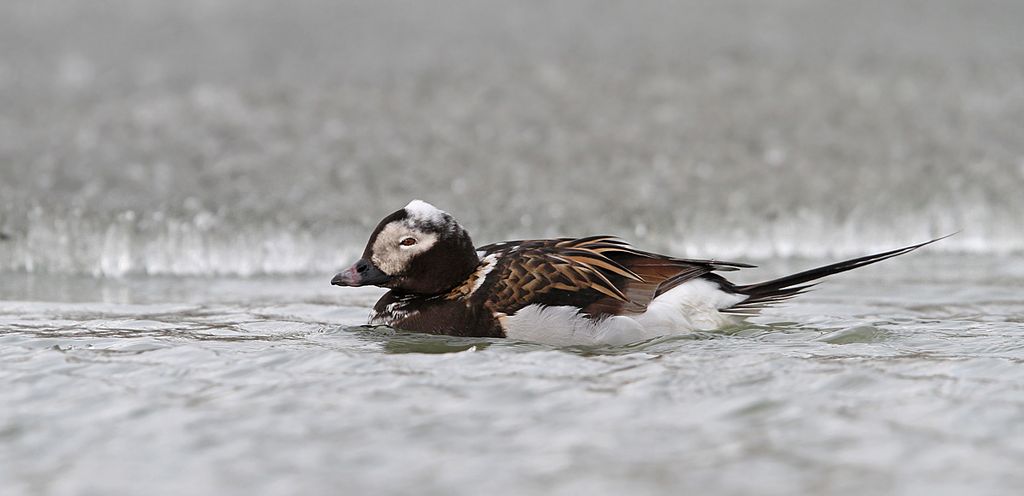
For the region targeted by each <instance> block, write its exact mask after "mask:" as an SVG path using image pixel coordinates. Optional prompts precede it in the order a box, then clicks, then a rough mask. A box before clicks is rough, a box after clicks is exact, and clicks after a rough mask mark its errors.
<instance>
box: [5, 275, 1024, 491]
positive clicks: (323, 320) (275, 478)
mask: <svg viewBox="0 0 1024 496" xmlns="http://www.w3.org/2000/svg"><path fill="white" fill-rule="evenodd" d="M954 261H955V260H953V259H947V258H945V257H928V256H919V257H916V258H906V259H905V260H894V261H891V262H887V263H886V264H885V265H883V266H882V267H875V268H871V269H867V270H865V271H863V272H861V273H860V274H856V273H855V274H849V275H847V276H842V277H837V278H834V280H831V281H830V282H828V283H827V284H825V285H824V286H823V287H822V288H821V289H820V290H817V291H815V292H813V293H811V294H808V295H806V296H803V297H801V298H799V299H797V300H795V301H794V302H792V303H791V304H789V305H786V306H784V307H780V308H777V309H775V310H772V311H771V312H769V313H768V314H766V315H764V316H762V317H759V318H757V319H755V322H754V323H753V324H750V325H745V326H741V327H738V328H735V329H729V330H726V331H722V332H701V333H691V334H685V335H681V336H677V337H671V338H661V339H655V340H652V341H649V342H644V343H637V344H634V345H630V346H623V347H613V348H585V347H580V348H553V347H548V346H543V345H537V344H530V343H519V342H511V341H503V340H488V339H463V338H446V337H433V336H421V335H415V334H407V333H400V332H395V331H393V330H390V329H388V328H370V327H361V326H360V324H362V323H363V322H365V318H366V314H367V312H368V307H369V305H371V304H372V303H373V301H374V300H375V298H376V297H377V295H378V294H379V292H378V291H376V290H362V289H351V290H348V289H346V290H342V289H338V288H332V287H330V286H328V285H327V281H326V278H325V277H319V278H312V277H287V278H286V277H264V278H253V279H224V278H221V279H207V278H200V279H188V278H130V279H126V280H95V279H90V278H81V279H76V278H68V279H67V280H64V281H55V280H53V279H52V278H44V277H38V276H26V275H22V276H12V277H7V278H5V280H4V283H3V284H2V285H0V295H2V297H3V298H2V299H3V301H2V302H0V382H2V383H3V384H4V385H5V387H4V388H2V389H0V405H3V408H2V409H0V442H2V447H3V449H0V481H2V482H3V486H4V487H5V492H6V493H8V494H57V495H64V494H67V495H72V494H105V495H116V494H183V493H188V494H299V493H306V494H322V493H347V494H348V493H374V494H409V493H417V494H439V495H440V494H477V493H481V492H486V493H492V494H528V493H546V494H579V493H580V492H588V493H592V494H609V495H610V494H622V493H624V492H630V493H635V494H679V493H681V492H711V493H715V494H794V493H805V494H806V493H831V494H863V493H865V492H868V493H887V494H965V493H970V494H1011V493H1013V492H1015V491H1016V490H1017V489H1019V488H1020V487H1022V486H1021V484H1024V473H1022V472H1021V470H1020V466H1021V464H1022V463H1024V428H1022V426H1024V298H1022V297H1021V292H1020V288H1021V287H1022V284H1024V277H1022V272H1024V265H1022V263H1021V261H1020V260H1019V259H1002V260H977V259H976V260H960V263H959V264H954V263H952V262H954ZM810 263H811V262H809V261H805V262H798V261H787V262H779V263H776V264H770V263H769V264H768V265H775V267H776V268H778V269H782V268H786V269H788V268H789V266H790V265H796V266H801V265H803V264H808V265H809V264H810ZM929 269H930V270H929ZM769 272H770V271H769ZM55 286H58V288H55ZM21 294H27V295H30V296H31V298H30V299H29V300H30V301H19V300H20V299H19V298H18V297H17V296H18V295H21Z"/></svg>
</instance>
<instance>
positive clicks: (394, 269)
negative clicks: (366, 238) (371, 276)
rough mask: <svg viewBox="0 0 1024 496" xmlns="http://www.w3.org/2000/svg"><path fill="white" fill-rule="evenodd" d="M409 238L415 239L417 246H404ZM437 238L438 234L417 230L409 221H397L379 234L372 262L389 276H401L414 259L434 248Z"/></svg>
mask: <svg viewBox="0 0 1024 496" xmlns="http://www.w3.org/2000/svg"><path fill="white" fill-rule="evenodd" d="M409 237H411V238H414V239H415V240H416V244H414V245H411V246H402V240H403V239H405V238H409ZM437 238H438V236H437V234H434V233H428V232H423V231H421V230H419V229H416V227H415V226H414V225H412V224H411V223H410V222H408V220H396V221H394V222H391V223H390V224H388V225H386V226H384V229H381V231H380V233H378V234H377V239H375V240H374V241H373V249H372V252H373V255H372V256H371V257H370V261H372V262H373V264H374V265H376V266H377V268H379V269H380V270H381V272H384V273H385V274H387V275H389V276H394V275H398V274H401V273H403V272H405V269H407V268H408V267H409V262H410V261H412V259H413V258H415V257H416V256H417V255H419V254H420V253H423V252H425V251H427V250H429V249H430V248H431V247H432V246H434V244H435V243H437Z"/></svg>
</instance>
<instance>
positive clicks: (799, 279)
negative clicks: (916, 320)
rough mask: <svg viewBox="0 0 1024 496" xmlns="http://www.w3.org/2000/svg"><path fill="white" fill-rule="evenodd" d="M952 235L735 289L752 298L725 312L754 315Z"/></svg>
mask: <svg viewBox="0 0 1024 496" xmlns="http://www.w3.org/2000/svg"><path fill="white" fill-rule="evenodd" d="M953 234H956V233H953ZM953 234H947V235H945V236H942V237H941V238H935V239H933V240H931V241H925V242H924V243H918V244H916V245H911V246H907V247H904V248H899V249H896V250H891V251H887V252H884V253H876V254H874V255H868V256H866V257H860V258H854V259H851V260H844V261H842V262H836V263H834V264H829V265H825V266H822V267H817V268H814V269H811V270H805V271H803V272H797V273H796V274H792V275H788V276H785V277H780V278H778V279H772V280H770V281H765V282H760V283H756V284H748V285H746V286H736V287H735V289H734V291H736V292H737V293H740V294H745V295H749V296H750V297H749V298H747V299H746V300H743V301H741V302H739V303H737V304H736V305H733V306H731V307H729V308H728V309H725V310H722V311H723V312H725V313H733V314H736V315H753V314H755V313H757V311H758V310H760V309H762V308H764V307H766V306H769V305H772V304H774V303H778V302H780V301H784V300H788V299H790V298H792V297H794V296H796V295H799V294H803V293H806V292H807V291H809V290H810V289H811V288H812V287H813V286H815V285H816V284H817V283H816V282H812V281H816V280H818V279H821V278H822V277H825V276H830V275H832V274H838V273H840V272H846V271H848V270H853V269H856V268H858V267H863V266H865V265H871V264H873V263H875V262H881V261H882V260H886V259H889V258H892V257H897V256H900V255H903V254H905V253H910V252H912V251H914V250H916V249H918V248H920V247H922V246H925V245H930V244H932V243H934V242H936V241H940V240H943V239H946V238H948V237H950V236H952V235H953Z"/></svg>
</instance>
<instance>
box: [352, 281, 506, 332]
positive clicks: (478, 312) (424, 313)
mask: <svg viewBox="0 0 1024 496" xmlns="http://www.w3.org/2000/svg"><path fill="white" fill-rule="evenodd" d="M373 311H374V317H373V319H371V323H374V324H384V325H387V326H390V327H393V328H395V329H401V330H404V331H412V332H423V333H427V334H443V335H448V336H467V337H491V338H503V337H505V332H504V331H503V330H502V328H501V325H500V324H499V323H498V321H497V319H495V318H494V315H493V314H492V313H491V312H490V311H488V310H487V309H485V308H483V307H482V306H480V305H472V304H471V303H470V301H469V300H466V299H455V300H450V299H445V298H443V297H417V296H410V295H398V294H396V293H395V292H394V291H389V292H387V293H386V294H385V295H384V296H382V297H381V299H380V300H378V301H377V304H376V305H374V307H373Z"/></svg>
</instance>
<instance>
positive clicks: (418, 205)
mask: <svg viewBox="0 0 1024 496" xmlns="http://www.w3.org/2000/svg"><path fill="white" fill-rule="evenodd" d="M405 212H406V214H408V215H409V217H410V218H413V219H416V220H421V221H424V222H429V223H433V224H443V223H444V212H443V211H441V210H440V209H438V208H437V207H435V206H433V205H431V204H429V203H427V202H425V201H423V200H413V201H411V202H409V204H408V205H406V206H405Z"/></svg>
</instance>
